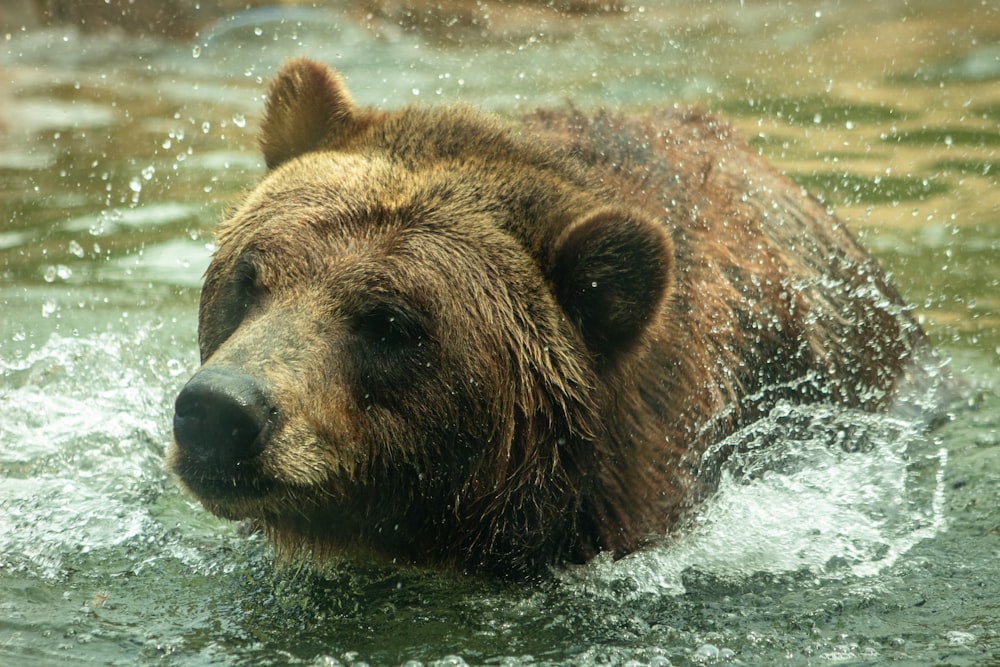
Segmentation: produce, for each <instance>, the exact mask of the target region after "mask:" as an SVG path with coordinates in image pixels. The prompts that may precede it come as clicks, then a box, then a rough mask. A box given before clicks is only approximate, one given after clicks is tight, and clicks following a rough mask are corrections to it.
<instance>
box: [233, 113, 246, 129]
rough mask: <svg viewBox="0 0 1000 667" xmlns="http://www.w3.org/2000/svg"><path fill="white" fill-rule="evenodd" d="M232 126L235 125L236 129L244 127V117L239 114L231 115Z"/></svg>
mask: <svg viewBox="0 0 1000 667" xmlns="http://www.w3.org/2000/svg"><path fill="white" fill-rule="evenodd" d="M233 125H235V126H236V127H246V125H247V119H246V116H244V115H243V114H241V113H234V114H233Z"/></svg>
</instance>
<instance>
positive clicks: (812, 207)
mask: <svg viewBox="0 0 1000 667" xmlns="http://www.w3.org/2000/svg"><path fill="white" fill-rule="evenodd" d="M261 146H262V149H263V152H264V156H265V160H266V163H267V166H268V169H269V171H268V174H267V176H266V177H265V178H264V180H263V181H262V182H261V183H260V184H259V185H258V186H257V187H256V188H255V189H254V190H253V191H251V192H250V193H249V195H248V196H247V197H246V198H245V200H244V201H243V202H242V204H241V205H240V206H239V207H238V208H237V210H236V211H235V212H234V213H233V215H231V216H230V217H229V218H228V219H227V220H226V221H225V222H224V223H223V224H222V226H221V228H220V231H219V237H218V247H219V249H218V252H217V253H216V255H215V257H214V259H213V261H212V264H211V266H210V268H209V270H208V272H207V275H206V280H205V287H204V292H203V297H202V303H201V309H200V314H199V316H200V322H199V339H200V344H201V352H202V360H203V362H204V364H205V365H206V367H209V366H222V367H230V368H238V369H240V370H241V371H242V372H246V373H249V374H251V375H253V376H254V377H257V378H260V379H261V380H262V381H263V382H265V383H266V385H267V386H268V387H269V389H270V391H271V393H272V395H273V396H274V397H275V400H276V401H277V403H278V405H279V408H280V411H281V423H280V427H279V428H278V429H277V430H276V432H275V433H274V435H273V437H272V439H271V441H270V442H269V443H268V444H267V447H266V448H265V449H264V451H263V452H262V453H261V455H260V456H259V457H258V458H257V460H255V461H253V462H252V466H251V468H250V471H249V472H247V471H244V472H241V473H240V475H243V477H240V480H242V483H243V486H242V487H241V490H240V491H239V492H236V491H233V492H232V493H230V492H227V491H225V486H226V485H225V484H224V483H223V484H220V483H219V482H220V479H219V478H218V473H212V474H211V475H210V474H209V473H208V472H206V471H205V470H202V469H200V468H199V467H198V466H197V465H195V463H194V462H192V461H191V460H187V459H186V458H185V457H184V456H183V455H181V453H179V452H178V451H177V449H176V448H174V450H173V451H172V454H171V464H172V466H173V468H174V469H175V470H176V471H177V473H178V474H179V476H180V478H181V479H182V481H184V483H185V484H186V485H187V486H188V487H189V488H190V489H191V490H192V491H193V492H194V493H195V495H197V496H198V497H199V498H200V499H201V500H202V501H203V503H204V504H205V506H206V507H207V508H208V509H209V510H211V511H213V512H215V513H217V514H219V515H221V516H226V517H230V518H234V519H250V520H252V521H255V522H258V523H259V524H260V525H262V526H263V527H264V528H265V530H267V531H268V532H269V533H270V534H271V535H272V536H273V537H274V538H275V540H276V542H277V543H278V544H279V545H280V546H282V547H283V548H285V549H292V550H294V549H297V548H300V547H304V548H308V549H312V550H314V551H315V552H316V553H318V554H319V555H321V556H322V555H327V554H330V553H334V552H340V551H348V552H351V551H354V552H359V551H360V552H365V553H370V554H376V555H378V556H381V557H384V558H388V559H396V560H397V561H399V562H407V563H415V564H420V565H431V566H439V567H452V568H456V569H460V570H468V571H480V572H488V573H494V574H499V575H503V576H511V575H513V576H522V575H526V574H531V573H534V572H537V571H539V570H540V569H542V568H544V567H545V566H547V565H548V564H551V563H556V562H562V561H572V562H581V561H585V560H587V559H588V558H590V557H592V556H594V555H595V554H597V553H599V552H601V551H610V552H612V553H613V554H615V555H622V554H625V553H628V552H630V551H633V550H635V549H637V548H639V547H641V546H642V545H643V544H644V543H645V542H646V541H647V540H649V539H650V538H651V537H656V536H661V535H663V534H664V533H665V532H666V531H668V530H669V529H670V528H671V527H673V526H675V525H676V524H677V523H678V521H680V520H681V519H682V518H683V516H684V515H685V513H686V512H687V510H688V509H689V508H690V507H691V505H692V503H693V502H694V501H695V500H697V498H698V497H700V496H701V495H702V493H703V491H704V489H705V488H708V487H710V480H711V478H712V475H713V472H714V471H713V469H712V468H713V467H714V466H715V465H716V464H717V462H716V461H710V462H707V463H706V461H703V455H704V453H705V452H706V450H708V448H709V447H710V446H711V445H713V444H715V443H717V442H719V441H720V440H721V439H722V438H724V437H725V436H726V435H728V434H730V433H732V432H733V431H734V430H736V429H737V428H739V427H740V426H742V425H745V424H747V423H749V422H751V421H753V420H755V419H757V418H759V417H760V416H761V415H762V414H763V413H764V412H766V411H767V410H768V409H769V407H770V406H772V405H773V404H774V402H775V401H776V400H779V399H793V400H798V401H832V402H836V403H838V404H842V405H846V406H854V407H860V408H865V409H879V408H883V407H885V406H886V405H887V404H888V402H889V401H890V400H891V398H892V395H893V392H894V389H895V387H896V384H897V382H898V380H899V378H900V377H901V375H902V374H903V373H904V371H905V369H906V368H907V367H908V365H909V364H910V363H911V362H912V359H913V358H914V356H915V355H916V354H917V352H918V351H919V350H922V349H924V348H925V346H926V343H925V341H924V338H923V335H922V333H921V332H920V330H919V328H918V327H917V326H916V325H915V324H914V323H913V321H912V320H911V319H910V318H909V316H908V315H907V314H906V312H905V309H904V307H903V305H902V302H901V300H900V298H899V297H898V295H897V294H896V293H895V291H894V290H893V288H892V287H891V286H890V285H889V284H888V282H887V280H886V278H885V276H884V275H883V274H882V272H881V271H880V270H879V268H878V267H877V266H876V264H875V262H874V261H873V260H872V259H871V257H870V256H869V255H868V254H867V253H866V252H865V251H864V250H863V249H862V248H861V247H860V246H859V245H858V244H857V243H856V242H855V241H854V239H853V238H852V237H851V236H850V234H849V233H848V232H847V230H846V229H845V228H844V226H843V225H842V224H841V223H840V222H839V221H838V220H837V219H836V218H834V217H833V216H832V215H831V214H830V213H828V212H827V211H826V210H825V209H824V208H823V207H822V206H821V205H820V204H818V203H817V202H816V201H814V200H813V199H811V198H809V197H808V196H807V195H806V194H805V193H803V192H802V191H801V190H800V188H799V187H798V186H796V185H794V184H793V183H792V182H790V181H789V180H788V179H787V178H785V177H783V176H781V175H779V174H778V173H777V172H776V171H775V170H774V169H773V168H771V167H769V166H768V165H767V164H765V163H764V161H763V160H762V159H761V158H760V157H758V156H757V155H755V154H754V153H752V152H750V151H749V150H747V148H746V147H745V146H744V145H743V144H742V142H741V141H740V140H739V139H738V138H737V137H736V136H734V134H733V132H732V131H731V130H730V129H729V128H728V127H727V126H726V125H724V124H721V123H720V122H719V121H717V120H716V119H714V118H712V117H710V116H705V115H703V114H701V113H698V112H693V111H677V110H666V111H662V112H655V113H651V114H648V115H646V116H643V117H641V118H625V117H620V116H617V115H615V114H612V113H598V114H596V115H592V116H588V115H584V114H583V113H580V112H578V111H575V110H572V109H567V110H563V111H558V112H539V113H536V114H533V115H531V116H529V117H527V118H525V119H524V120H523V122H522V123H520V124H518V125H516V126H513V127H507V126H504V125H501V124H500V123H498V122H497V121H495V120H493V119H490V118H488V117H484V116H482V115H480V114H478V113H476V112H474V111H472V110H470V109H466V108H461V107H457V108H456V107H449V108H444V109H422V108H415V107H409V108H404V109H402V110H399V111H395V112H383V111H376V110H371V109H362V108H359V107H357V106H355V105H354V104H353V102H351V101H350V97H349V96H348V95H347V92H346V90H345V89H344V86H343V83H342V81H341V80H340V78H339V76H338V75H336V74H334V73H333V72H332V71H330V70H328V69H327V68H326V67H325V66H322V65H319V64H317V63H314V62H311V61H307V60H304V59H300V60H296V61H292V62H290V63H289V64H287V65H286V66H285V67H284V69H283V70H282V72H281V73H280V74H279V76H278V78H277V80H276V82H275V83H274V84H273V85H272V87H271V91H270V95H269V98H268V106H267V113H266V117H265V120H264V124H263V129H262V140H261ZM372 304H376V306H374V308H375V311H376V315H374V316H373V315H372V314H371V310H372V308H373V305H372ZM378 304H383V306H384V307H385V308H387V309H389V310H390V311H391V312H395V310H393V309H394V308H395V307H396V306H397V305H398V306H401V307H403V308H404V309H407V311H406V312H409V310H412V311H413V312H415V313H419V315H416V316H415V320H418V321H419V322H418V324H417V325H413V327H412V328H413V331H408V332H404V334H405V335H403V336H400V335H399V332H395V333H392V332H390V334H391V335H392V336H396V337H397V338H398V341H397V342H398V343H399V344H398V345H397V348H399V349H395V348H393V349H383V348H382V347H379V345H380V343H378V341H377V340H376V341H374V342H373V341H372V340H367V339H366V338H365V337H366V336H369V337H370V335H371V332H370V331H368V330H367V329H366V327H371V326H375V327H376V335H375V338H377V337H378V335H380V334H378V331H380V329H378V327H380V326H382V325H381V324H379V318H380V317H382V316H381V314H379V313H378V312H377V311H378V310H379V308H381V307H383V306H379V305H378ZM366 318H368V319H366ZM383 319H384V318H383ZM372 322H375V324H374V325H372ZM359 332H361V333H359ZM400 350H402V351H400ZM359 357H362V358H359ZM706 466H707V468H708V469H706ZM221 481H222V482H226V479H222V480H221ZM234 486H235V484H234Z"/></svg>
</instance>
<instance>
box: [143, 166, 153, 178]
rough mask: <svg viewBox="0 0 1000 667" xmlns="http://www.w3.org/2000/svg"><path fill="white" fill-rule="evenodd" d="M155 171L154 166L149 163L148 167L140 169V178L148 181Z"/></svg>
mask: <svg viewBox="0 0 1000 667" xmlns="http://www.w3.org/2000/svg"><path fill="white" fill-rule="evenodd" d="M155 173H156V167H154V166H153V165H149V166H148V167H146V168H145V169H143V170H142V179H143V180H144V181H148V180H149V179H151V178H153V174H155Z"/></svg>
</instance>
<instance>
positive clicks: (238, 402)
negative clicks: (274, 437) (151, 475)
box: [174, 368, 277, 467]
mask: <svg viewBox="0 0 1000 667" xmlns="http://www.w3.org/2000/svg"><path fill="white" fill-rule="evenodd" d="M276 418H277V410H276V409H275V408H274V406H272V405H271V403H270V402H269V401H268V398H267V395H266V393H265V392H264V389H263V388H262V387H261V385H260V383H258V382H257V380H255V379H254V378H252V377H250V376H249V375H246V374H244V373H240V372H239V371H233V370H229V369H216V368H206V369H202V370H201V371H200V372H198V373H196V374H195V375H194V377H192V378H191V379H190V380H189V381H188V383H187V384H186V385H185V386H184V388H183V389H182V390H181V393H180V394H178V395H177V400H176V401H175V403H174V441H175V442H176V443H177V447H178V448H180V449H181V450H182V451H183V452H185V453H187V454H189V455H191V456H193V457H195V458H197V459H200V460H202V461H204V462H206V463H211V464H214V465H216V466H219V467H228V466H232V465H235V464H238V463H240V462H241V461H246V460H249V459H251V458H253V457H254V456H256V455H257V454H259V453H260V452H261V451H262V450H263V449H264V445H265V443H266V442H267V438H268V436H269V435H270V432H271V430H272V429H273V428H274V423H275V421H276Z"/></svg>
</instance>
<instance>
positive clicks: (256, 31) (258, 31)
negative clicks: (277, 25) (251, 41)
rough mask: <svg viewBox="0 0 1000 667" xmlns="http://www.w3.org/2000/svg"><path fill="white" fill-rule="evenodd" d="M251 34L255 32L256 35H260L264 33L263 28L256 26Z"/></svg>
mask: <svg viewBox="0 0 1000 667" xmlns="http://www.w3.org/2000/svg"><path fill="white" fill-rule="evenodd" d="M253 34H255V35H257V36H258V37H260V36H261V35H263V34H264V29H263V28H261V27H260V26H257V27H256V28H254V29H253Z"/></svg>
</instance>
